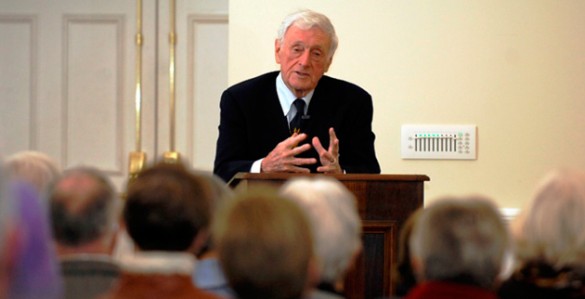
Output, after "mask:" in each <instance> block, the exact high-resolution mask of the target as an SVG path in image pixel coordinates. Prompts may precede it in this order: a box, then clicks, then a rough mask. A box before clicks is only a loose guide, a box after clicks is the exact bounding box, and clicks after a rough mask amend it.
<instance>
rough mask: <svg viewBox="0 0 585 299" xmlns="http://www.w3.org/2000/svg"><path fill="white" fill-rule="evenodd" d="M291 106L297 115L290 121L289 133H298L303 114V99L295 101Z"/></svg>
mask: <svg viewBox="0 0 585 299" xmlns="http://www.w3.org/2000/svg"><path fill="white" fill-rule="evenodd" d="M293 105H295V107H296V108H297V113H296V114H295V116H294V117H293V119H292V120H291V121H290V124H289V125H290V131H291V133H300V132H301V122H302V119H303V114H305V101H303V99H296V100H295V101H294V102H293Z"/></svg>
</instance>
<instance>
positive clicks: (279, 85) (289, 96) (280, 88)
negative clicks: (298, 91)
mask: <svg viewBox="0 0 585 299" xmlns="http://www.w3.org/2000/svg"><path fill="white" fill-rule="evenodd" d="M314 92H315V90H314V89H313V90H311V91H310V92H309V93H308V94H307V95H306V96H304V97H303V100H304V101H305V103H306V105H305V111H304V112H306V111H307V110H308V109H309V103H310V102H311V98H313V93H314ZM276 93H277V94H278V101H279V102H280V107H282V112H283V114H284V115H288V114H289V111H290V107H291V105H292V103H293V102H294V100H296V99H297V97H296V96H295V95H294V94H293V93H292V91H290V89H288V87H287V86H286V84H284V80H282V73H278V76H277V77H276Z"/></svg>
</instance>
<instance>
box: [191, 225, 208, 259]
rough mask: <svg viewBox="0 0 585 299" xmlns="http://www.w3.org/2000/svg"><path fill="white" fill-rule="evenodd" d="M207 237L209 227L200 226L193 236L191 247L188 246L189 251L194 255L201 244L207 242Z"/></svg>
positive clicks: (200, 247)
mask: <svg viewBox="0 0 585 299" xmlns="http://www.w3.org/2000/svg"><path fill="white" fill-rule="evenodd" d="M208 239H209V229H207V228H202V229H200V230H199V232H198V233H197V235H196V236H195V238H193V243H191V247H189V252H192V253H193V254H194V255H196V254H198V253H199V252H200V251H201V249H202V248H203V246H205V244H207V240H208Z"/></svg>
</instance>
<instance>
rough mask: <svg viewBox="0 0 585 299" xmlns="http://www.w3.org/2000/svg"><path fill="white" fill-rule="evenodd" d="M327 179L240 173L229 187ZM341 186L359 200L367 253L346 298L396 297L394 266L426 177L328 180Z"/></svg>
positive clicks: (372, 176)
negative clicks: (400, 238)
mask: <svg viewBox="0 0 585 299" xmlns="http://www.w3.org/2000/svg"><path fill="white" fill-rule="evenodd" d="M318 175H323V174H292V173H274V174H267V173H238V174H236V175H235V176H234V177H233V178H232V180H230V182H229V185H230V186H231V187H232V188H238V189H239V188H248V187H251V186H253V185H257V184H262V185H266V184H269V185H274V186H279V185H281V184H283V183H284V182H285V181H286V180H288V179H290V178H292V177H295V176H318ZM327 176H330V177H333V178H336V179H338V180H339V181H341V182H342V183H343V184H344V185H345V186H346V187H347V188H348V189H349V190H350V191H352V192H353V193H354V194H355V196H356V197H357V200H358V208H359V214H360V217H361V219H362V225H363V242H364V248H363V252H362V254H361V255H360V257H359V258H358V260H357V263H356V265H355V267H354V269H353V270H352V271H351V272H350V273H349V274H348V277H347V280H346V283H345V295H346V298H351V299H362V298H363V299H370V298H379V297H389V296H390V295H391V294H393V285H392V275H393V273H392V265H393V263H395V261H396V258H397V257H398V254H397V253H398V252H397V249H398V236H399V232H400V228H401V227H402V225H403V223H404V221H405V220H406V219H407V218H408V216H409V215H410V214H411V213H412V212H413V211H415V210H416V209H418V208H419V207H422V205H423V200H424V182H425V181H429V177H428V176H426V175H390V174H337V175H327Z"/></svg>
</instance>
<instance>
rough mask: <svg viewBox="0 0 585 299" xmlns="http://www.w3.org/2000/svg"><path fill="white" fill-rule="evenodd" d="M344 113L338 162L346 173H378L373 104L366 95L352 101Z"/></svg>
mask: <svg viewBox="0 0 585 299" xmlns="http://www.w3.org/2000/svg"><path fill="white" fill-rule="evenodd" d="M354 103H357V104H356V105H352V106H351V107H352V108H351V109H350V111H346V112H347V113H346V116H345V120H344V122H343V129H342V130H341V132H343V133H342V135H341V136H338V138H339V142H340V157H339V162H340V165H341V167H342V168H343V169H344V170H345V171H346V172H347V173H380V165H379V163H378V159H377V158H376V152H375V148H374V141H375V138H376V137H375V135H374V132H373V131H372V119H373V104H372V98H371V96H370V95H369V94H366V95H365V96H364V97H363V98H362V99H360V100H359V101H354Z"/></svg>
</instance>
